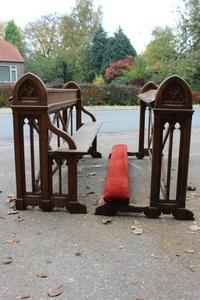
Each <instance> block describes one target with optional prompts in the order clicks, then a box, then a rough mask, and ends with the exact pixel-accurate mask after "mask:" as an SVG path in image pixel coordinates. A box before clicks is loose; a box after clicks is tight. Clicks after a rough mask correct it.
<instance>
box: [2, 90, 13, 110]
mask: <svg viewBox="0 0 200 300" xmlns="http://www.w3.org/2000/svg"><path fill="white" fill-rule="evenodd" d="M12 89H13V85H11V84H0V107H10V102H9V101H8V99H9V98H10V96H11V95H12Z"/></svg>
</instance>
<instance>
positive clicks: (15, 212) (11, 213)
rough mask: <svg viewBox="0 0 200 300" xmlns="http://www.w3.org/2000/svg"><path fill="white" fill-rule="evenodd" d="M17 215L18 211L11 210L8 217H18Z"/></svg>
mask: <svg viewBox="0 0 200 300" xmlns="http://www.w3.org/2000/svg"><path fill="white" fill-rule="evenodd" d="M16 214H18V211H17V210H10V211H8V215H16Z"/></svg>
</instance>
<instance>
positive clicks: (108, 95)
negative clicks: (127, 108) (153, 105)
mask: <svg viewBox="0 0 200 300" xmlns="http://www.w3.org/2000/svg"><path fill="white" fill-rule="evenodd" d="M80 87H81V94H82V98H83V102H84V104H85V105H136V104H138V102H137V95H138V93H139V89H138V88H137V87H135V86H131V85H130V86H125V85H116V84H105V85H95V84H81V85H80Z"/></svg>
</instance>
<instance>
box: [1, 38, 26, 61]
mask: <svg viewBox="0 0 200 300" xmlns="http://www.w3.org/2000/svg"><path fill="white" fill-rule="evenodd" d="M2 61H3V62H4V61H7V62H8V61H9V62H24V60H23V57H22V56H21V54H20V52H19V50H18V49H17V47H16V46H14V45H12V44H10V43H8V42H7V41H5V40H3V39H0V62H2Z"/></svg>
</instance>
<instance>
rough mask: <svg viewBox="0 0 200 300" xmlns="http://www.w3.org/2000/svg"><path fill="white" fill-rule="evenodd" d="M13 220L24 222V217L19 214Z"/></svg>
mask: <svg viewBox="0 0 200 300" xmlns="http://www.w3.org/2000/svg"><path fill="white" fill-rule="evenodd" d="M15 221H16V222H17V223H19V222H24V219H22V218H21V217H20V216H18V217H17V219H15Z"/></svg>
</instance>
